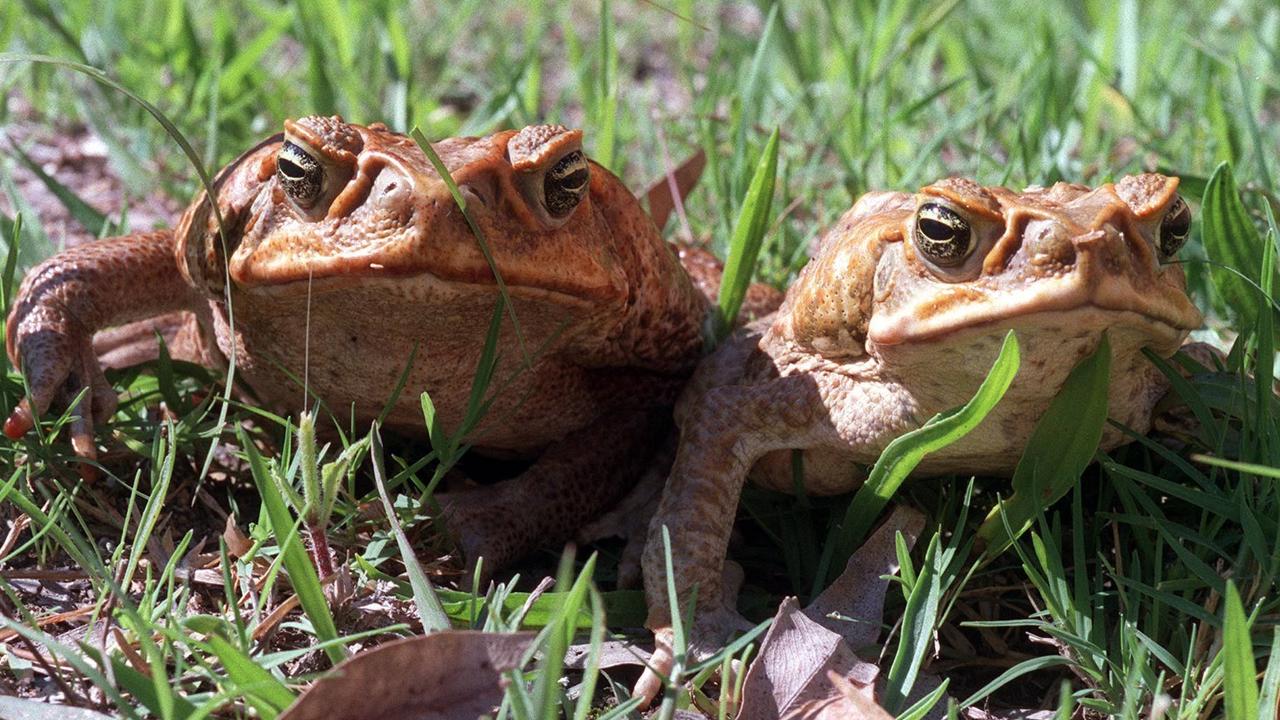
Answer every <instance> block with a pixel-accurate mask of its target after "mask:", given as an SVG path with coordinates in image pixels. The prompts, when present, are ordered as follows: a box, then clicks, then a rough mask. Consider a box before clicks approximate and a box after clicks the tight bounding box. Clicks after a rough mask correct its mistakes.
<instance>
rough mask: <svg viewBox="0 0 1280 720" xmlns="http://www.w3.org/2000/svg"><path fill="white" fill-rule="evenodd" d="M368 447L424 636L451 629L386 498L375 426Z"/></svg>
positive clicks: (384, 473)
mask: <svg viewBox="0 0 1280 720" xmlns="http://www.w3.org/2000/svg"><path fill="white" fill-rule="evenodd" d="M423 396H424V397H425V396H426V393H423ZM369 446H370V454H371V455H372V456H373V458H372V459H373V479H374V482H375V483H376V484H377V486H378V497H380V498H382V507H383V509H384V510H386V513H387V522H388V523H389V524H390V525H391V530H392V532H394V533H395V536H396V546H397V547H399V548H400V556H401V558H402V559H403V561H404V568H405V571H406V572H407V573H408V574H409V585H410V587H412V588H413V604H414V605H415V606H416V607H417V608H418V618H419V619H420V620H421V621H422V629H423V630H424V631H425V632H432V631H435V630H447V629H449V626H450V623H449V616H448V615H447V614H446V613H445V611H444V606H442V605H441V604H440V598H438V597H436V593H435V589H434V588H433V587H432V586H431V581H430V580H428V579H427V574H426V573H425V572H423V571H422V565H420V564H419V563H418V558H417V555H416V554H415V553H414V551H413V545H412V544H411V543H410V542H409V538H407V537H405V534H404V530H403V529H401V527H400V523H399V522H398V521H397V520H396V509H395V507H394V506H393V505H392V504H391V498H390V497H389V496H388V495H387V478H386V470H385V469H384V465H383V461H382V434H381V433H379V432H378V426H377V425H374V426H373V428H371V429H370V430H369Z"/></svg>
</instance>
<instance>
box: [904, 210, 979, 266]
mask: <svg viewBox="0 0 1280 720" xmlns="http://www.w3.org/2000/svg"><path fill="white" fill-rule="evenodd" d="M970 240H971V238H970V236H969V223H967V222H965V219H964V218H962V217H960V216H959V215H957V214H956V213H955V212H953V211H952V210H949V209H948V208H945V207H943V206H941V205H937V204H934V203H928V204H926V205H923V206H921V208H920V212H919V213H918V214H917V215H916V247H917V248H919V250H920V252H921V253H923V254H924V255H925V256H926V257H928V258H929V259H930V260H932V261H933V262H934V263H936V264H938V265H941V266H944V267H952V266H955V265H959V264H960V263H962V262H964V259H965V258H966V257H968V256H969V251H970V250H971V249H972V243H971V242H970Z"/></svg>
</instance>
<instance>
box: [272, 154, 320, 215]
mask: <svg viewBox="0 0 1280 720" xmlns="http://www.w3.org/2000/svg"><path fill="white" fill-rule="evenodd" d="M276 172H277V173H278V174H279V176H280V184H281V185H283V186H284V191H285V192H286V193H288V195H289V197H291V198H293V201H294V202H296V203H298V204H299V205H301V206H303V207H309V206H310V205H311V204H312V203H314V202H315V199H316V197H317V196H318V195H319V194H320V184H321V182H320V181H321V178H322V177H323V175H324V170H323V169H322V168H321V167H320V163H318V162H316V159H315V158H313V157H312V156H311V155H310V154H308V153H307V151H306V150H303V149H302V148H300V147H298V146H297V145H295V144H294V143H291V142H288V141H285V143H284V147H282V148H280V153H279V154H278V155H277V156H276Z"/></svg>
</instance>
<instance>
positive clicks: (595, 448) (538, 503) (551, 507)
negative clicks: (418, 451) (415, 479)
mask: <svg viewBox="0 0 1280 720" xmlns="http://www.w3.org/2000/svg"><path fill="white" fill-rule="evenodd" d="M669 427H670V412H669V411H667V410H649V411H638V412H635V413H619V414H618V415H616V416H611V417H606V418H601V419H600V420H599V421H598V422H596V423H594V424H592V425H591V426H590V427H588V428H585V429H583V430H581V431H579V432H577V433H575V434H574V435H573V436H571V437H567V438H564V439H562V440H560V441H559V442H557V443H555V444H553V445H552V446H550V447H549V448H547V450H546V451H545V452H544V453H543V454H542V456H541V457H539V458H538V459H537V460H536V461H535V462H534V463H533V465H531V466H530V467H529V469H528V470H526V471H525V472H523V473H522V474H520V475H519V476H517V477H515V478H512V479H511V480H507V481H504V482H501V483H497V484H496V485H489V486H485V487H477V488H471V489H468V490H464V491H461V492H454V493H442V494H441V495H439V496H438V498H437V499H438V500H439V503H440V506H441V513H442V518H443V520H444V523H445V526H446V528H447V529H448V530H449V531H450V535H452V536H453V537H454V538H456V540H457V543H458V547H459V549H460V551H461V552H462V555H463V558H464V559H465V560H466V562H467V564H468V567H471V568H474V567H475V564H476V561H477V560H478V559H479V558H481V557H483V558H484V563H483V566H482V569H483V570H484V572H486V573H491V572H493V571H495V570H497V569H499V568H501V567H503V566H506V565H510V564H511V563H512V562H514V561H516V560H518V559H520V558H521V557H522V556H524V555H525V554H526V553H528V552H529V551H531V550H533V549H535V548H539V547H559V546H560V545H562V544H564V543H565V542H566V541H568V540H569V539H571V538H572V537H573V536H574V534H575V533H576V532H577V530H578V529H579V528H580V527H581V526H583V525H585V524H586V523H587V522H589V521H590V520H592V519H594V518H595V517H597V516H598V515H600V514H601V513H603V512H604V511H605V510H607V509H609V508H610V507H612V506H613V505H614V504H615V503H617V502H618V501H619V500H620V499H621V498H622V497H623V496H624V495H625V494H626V493H627V491H628V490H629V489H630V488H631V487H632V485H634V484H635V483H636V482H637V481H638V480H639V478H640V477H641V475H642V474H643V473H644V471H645V469H646V468H647V467H648V464H649V463H650V462H652V458H653V456H654V455H655V451H656V450H657V449H658V448H659V447H661V444H662V437H663V433H664V432H666V431H667V430H668V429H669Z"/></svg>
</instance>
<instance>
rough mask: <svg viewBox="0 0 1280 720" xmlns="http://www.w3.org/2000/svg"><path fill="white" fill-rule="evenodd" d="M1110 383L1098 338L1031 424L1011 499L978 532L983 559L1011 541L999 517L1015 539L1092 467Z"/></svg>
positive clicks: (1106, 347) (1104, 347) (1105, 349)
mask: <svg viewBox="0 0 1280 720" xmlns="http://www.w3.org/2000/svg"><path fill="white" fill-rule="evenodd" d="M1110 377H1111V343H1110V341H1109V340H1108V338H1107V336H1106V335H1105V334H1104V335H1103V336H1102V340H1101V342H1099V343H1098V347H1097V348H1096V349H1095V350H1094V351H1093V354H1091V355H1090V356H1089V357H1087V358H1085V359H1084V360H1081V361H1080V364H1079V365H1077V366H1076V367H1075V369H1073V370H1072V371H1071V374H1070V375H1068V376H1067V380H1066V382H1064V383H1063V384H1062V389H1061V390H1059V391H1058V394H1057V395H1056V396H1055V397H1054V398H1053V401H1052V402H1050V403H1049V409H1048V410H1046V411H1045V413H1044V415H1043V416H1042V417H1041V418H1040V421H1039V422H1038V423H1036V428H1035V430H1033V431H1032V433H1031V439H1030V440H1028V442H1027V447H1026V449H1025V450H1023V451H1022V458H1021V459H1020V460H1018V467H1017V468H1016V469H1015V470H1014V472H1013V495H1012V496H1010V497H1009V499H1008V500H1004V501H1002V502H1001V503H1000V505H998V506H997V507H995V508H992V510H991V513H990V514H988V515H987V519H986V520H985V521H984V522H983V524H982V527H981V528H980V529H979V530H978V537H980V538H982V539H983V540H984V541H986V542H987V544H988V551H987V556H988V557H994V556H995V555H998V554H999V553H1000V552H1001V551H1003V550H1004V549H1005V548H1006V547H1008V544H1009V543H1010V542H1012V541H1013V539H1014V538H1010V537H1008V536H1007V535H1006V534H1005V529H1004V521H1003V520H1001V518H1000V517H999V516H1000V514H1001V513H1002V512H1003V513H1004V514H1005V516H1006V518H1007V521H1008V523H1009V527H1010V528H1012V529H1013V531H1014V536H1015V538H1016V536H1017V535H1020V534H1022V531H1023V530H1025V529H1026V528H1028V527H1030V525H1031V521H1032V520H1033V519H1034V518H1035V517H1036V515H1037V514H1038V513H1039V512H1040V511H1041V509H1043V508H1046V507H1048V506H1049V505H1052V504H1053V503H1054V502H1055V501H1056V500H1058V499H1059V498H1061V497H1062V496H1063V495H1065V494H1066V493H1067V491H1068V490H1070V489H1071V488H1072V487H1074V486H1075V484H1076V481H1078V480H1079V479H1080V473H1082V472H1084V469H1085V468H1086V467H1087V466H1088V465H1089V463H1090V462H1093V456H1094V454H1095V453H1096V452H1097V450H1098V442H1099V441H1100V440H1101V439H1102V428H1103V426H1104V425H1105V424H1106V420H1107V390H1108V388H1109V385H1110V383H1109V380H1110Z"/></svg>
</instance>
